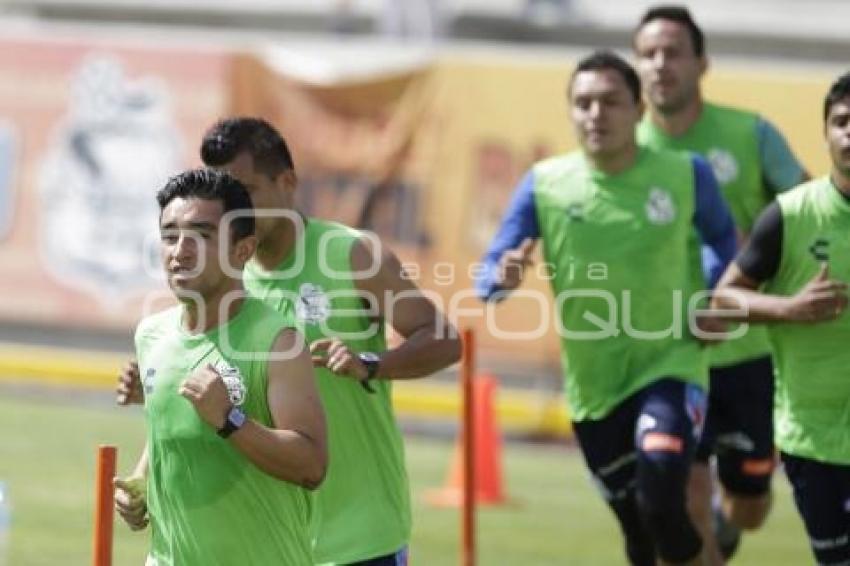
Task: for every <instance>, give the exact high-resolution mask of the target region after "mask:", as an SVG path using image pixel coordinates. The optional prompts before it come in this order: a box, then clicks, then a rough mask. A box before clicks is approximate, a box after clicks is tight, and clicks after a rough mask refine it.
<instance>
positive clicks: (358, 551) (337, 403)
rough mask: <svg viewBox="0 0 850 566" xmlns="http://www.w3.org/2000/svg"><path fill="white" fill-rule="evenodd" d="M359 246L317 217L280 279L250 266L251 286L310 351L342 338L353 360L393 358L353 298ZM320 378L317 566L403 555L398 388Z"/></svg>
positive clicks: (327, 375)
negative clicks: (323, 456)
mask: <svg viewBox="0 0 850 566" xmlns="http://www.w3.org/2000/svg"><path fill="white" fill-rule="evenodd" d="M359 237H360V233H359V232H357V231H356V230H353V229H351V228H348V227H346V226H343V225H341V224H336V223H331V222H325V221H322V220H318V219H315V218H310V219H308V220H307V225H306V231H305V234H304V237H303V239H302V240H300V241H299V242H298V245H297V246H296V252H295V253H293V254H290V256H289V257H288V258H286V259H285V260H284V261H283V262H282V263H281V264H280V265H279V266H278V267H277V268H276V269H275V271H276V272H278V273H279V274H280V276H276V275H275V273H273V272H266V271H264V270H263V269H262V268H261V266H260V265H259V264H257V263H256V262H253V261H252V262H249V264H248V266H247V267H246V269H245V286H246V288H247V289H248V290H249V291H250V292H251V293H252V294H253V295H254V296H256V297H258V298H261V299H262V300H263V301H264V302H265V303H266V304H267V305H269V306H271V307H272V308H274V309H275V310H277V311H278V312H280V313H283V314H284V316H285V318H286V319H287V320H291V321H293V322H294V324H295V326H296V327H297V328H298V330H300V331H301V332H302V333H303V334H304V335H305V336H306V337H307V340H308V342H313V341H315V340H318V339H321V338H325V337H335V336H336V337H340V338H342V339H343V340H344V341H345V342H346V343H347V344H348V345H349V346H350V347H351V348H352V349H353V350H354V351H356V352H381V351H383V350H386V341H385V338H384V328H383V325H382V324H379V323H377V322H374V321H372V320H370V319H369V318H368V317H367V316H366V315H367V313H366V312H365V311H364V306H363V302H362V301H361V299H360V298H359V297H358V296H356V295H355V293H356V289H355V287H354V283H353V282H352V273H351V261H350V257H351V247H352V245H353V244H354V242H355V241H356V240H357V239H358V238H359ZM299 250H300V253H299ZM287 271H288V272H289V273H286V272H287ZM316 374H317V378H318V386H319V392H320V394H321V397H322V403H323V405H324V407H325V414H326V416H327V421H328V450H329V462H330V464H329V466H328V472H327V476H326V477H325V481H324V483H323V484H322V486H321V487H320V488H319V490H318V492H317V497H316V508H317V511H316V524H315V526H314V529H315V534H314V536H315V546H314V555H315V560H316V563H317V564H324V563H331V564H345V563H349V562H355V561H361V560H365V559H367V558H373V557H376V556H383V555H386V554H390V553H393V552H396V551H398V550H399V549H401V548H402V547H404V546H405V545H407V543H408V541H409V538H410V528H411V515H410V495H409V486H408V479H407V471H406V468H405V465H404V448H403V444H402V438H401V434H400V432H399V430H398V427H397V425H396V422H395V417H394V414H393V409H392V397H391V395H392V384H391V382H390V381H387V380H378V381H375V382H373V387H374V389H375V393H374V394H369V393H368V392H366V391H365V390H364V389H363V387H362V386H361V385H360V384H359V383H357V382H356V381H355V380H353V379H351V378H347V377H340V376H337V375H334V374H333V373H331V372H330V371H328V370H325V369H318V368H317V370H316Z"/></svg>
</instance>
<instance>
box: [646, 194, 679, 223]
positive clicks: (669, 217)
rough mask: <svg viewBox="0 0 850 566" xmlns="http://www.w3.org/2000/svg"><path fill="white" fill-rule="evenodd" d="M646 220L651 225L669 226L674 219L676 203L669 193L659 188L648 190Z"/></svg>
mask: <svg viewBox="0 0 850 566" xmlns="http://www.w3.org/2000/svg"><path fill="white" fill-rule="evenodd" d="M646 218H647V219H648V220H649V221H650V222H651V223H653V224H670V223H671V222H673V219H674V218H676V203H674V202H673V197H672V196H671V195H670V193H669V192H667V191H665V190H664V189H662V188H659V187H652V188H651V189H650V190H649V198H648V199H647V200H646Z"/></svg>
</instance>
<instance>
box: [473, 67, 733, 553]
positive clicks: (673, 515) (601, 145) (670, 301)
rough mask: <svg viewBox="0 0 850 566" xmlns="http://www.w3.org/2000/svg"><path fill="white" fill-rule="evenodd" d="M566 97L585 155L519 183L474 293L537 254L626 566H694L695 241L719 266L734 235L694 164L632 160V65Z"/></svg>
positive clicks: (674, 155) (583, 73) (680, 158)
mask: <svg viewBox="0 0 850 566" xmlns="http://www.w3.org/2000/svg"><path fill="white" fill-rule="evenodd" d="M568 98H569V106H570V111H571V116H572V120H573V122H574V126H575V131H576V137H577V139H578V142H579V145H580V151H576V152H573V153H569V154H567V155H562V156H557V157H553V158H551V159H547V160H544V161H542V162H539V163H537V164H536V165H534V166H533V167H532V169H531V171H530V172H528V173H527V174H526V176H525V177H524V178H523V179H522V180H521V182H520V184H519V187H518V188H517V191H516V193H515V195H514V197H513V200H512V203H511V205H510V207H509V209H508V210H507V212H506V214H505V217H504V219H503V221H502V225H501V227H500V230H499V232H498V234H497V235H496V236H495V238H494V240H493V242H492V243H491V246H490V248H489V250H488V251H487V253H486V255H485V258H484V261H485V264H486V265H487V267H488V269H487V270H486V274H485V275H484V276H482V278H481V279H479V280H478V281H477V288H478V289H479V292H480V294H481V295H482V296H483V297H484V298H486V299H489V300H499V299H501V298H503V297H505V296H506V294H507V293H508V292H509V291H510V290H512V289H515V288H516V287H517V286H518V285H519V284H520V283H521V280H522V277H523V267H524V265H526V264H527V263H528V262H529V261H530V255H531V252H532V248H533V246H534V242H535V240H537V239H539V240H541V241H542V242H543V256H544V258H545V260H546V262H547V265H548V267H549V271H550V274H551V277H552V279H551V285H552V289H553V292H554V294H555V305H556V306H555V311H556V318H557V319H558V322H559V331H560V334H561V337H562V361H563V365H564V373H565V390H566V394H567V400H568V402H569V407H570V412H571V417H572V419H573V424H574V431H575V434H576V437H577V439H578V442H579V445H580V446H581V449H582V452H583V454H584V457H585V460H586V463H587V466H588V468H589V469H590V471H591V473H592V474H593V476H594V479H595V483H596V484H597V486H598V487H599V489H600V492H601V494H602V495H603V497H604V498H605V500H606V501H607V502H608V504H609V505H610V507H611V509H612V510H613V512H614V513H615V515H616V516H617V519H618V520H619V523H620V527H621V530H622V532H623V535H624V537H625V543H626V544H625V546H626V554H627V556H628V560H629V562H630V563H631V564H636V565H654V564H656V558H660V560H661V561H662V562H663V563H666V564H701V562H700V561H701V559H702V553H701V547H702V545H701V541H700V536H699V534H698V532H697V531H696V529H695V528H694V525H693V523H692V521H691V519H690V518H689V516H688V512H687V508H686V501H685V487H686V482H687V477H688V470H689V468H690V462H691V459H692V456H693V450H694V447H695V443H696V438H697V435H698V433H699V428H700V425H701V415H702V414H703V409H704V405H705V394H704V382H705V380H706V378H707V376H706V364H705V361H704V359H703V353H702V350H701V346H700V344H699V342H698V341H697V340H696V339H695V338H694V337H693V336H692V335H691V332H689V330H691V329H692V330H693V331H694V333H697V334H700V333H699V332H697V330H698V329H697V328H696V327H695V324H689V322H692V320H691V318H690V317H688V316H687V315H686V314H685V313H684V311H686V310H687V309H686V306H685V303H687V302H689V299H690V295H691V291H693V289H692V288H691V287H690V282H689V276H688V275H689V265H690V262H691V258H692V257H693V256H695V255H696V254H698V253H699V249H698V245H697V243H696V242H692V241H691V240H690V234H691V232H692V231H693V230H694V227H696V230H697V231H698V232H699V234H700V235H701V236H702V238H703V240H704V241H705V243H706V244H707V245H709V246H710V247H711V248H712V249H713V250H714V252H715V253H716V254H717V257H719V258H721V259H723V260H726V261H728V260H729V259H731V257H732V256H733V254H734V251H735V230H734V225H733V221H732V218H731V216H730V214H729V211H728V209H727V208H726V205H725V203H724V202H723V200H722V198H721V196H720V193H719V189H718V187H717V183H716V181H715V180H714V176H713V175H712V173H711V170H710V168H709V166H708V164H707V163H706V162H705V161H704V160H703V159H701V158H699V157H697V156H694V155H691V154H687V153H682V152H668V151H656V150H654V149H649V148H646V147H639V146H638V145H637V142H636V139H635V131H634V130H635V126H636V125H637V123H638V121H639V120H640V117H641V113H642V110H643V104H642V102H641V97H640V80H639V78H638V76H637V74H636V73H635V71H634V69H632V67H631V66H629V65H628V63H626V62H624V61H623V60H622V59H620V58H619V57H617V56H616V55H613V54H611V53H607V52H601V53H595V54H593V55H591V56H589V57H587V58H586V59H583V60H582V61H581V62H579V64H578V66H577V67H576V70H575V72H574V73H573V75H572V77H571V79H570V82H569V87H568ZM684 318H688V320H687V321H686V320H684ZM706 337H708V336H707V335H706Z"/></svg>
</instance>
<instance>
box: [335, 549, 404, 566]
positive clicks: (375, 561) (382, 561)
mask: <svg viewBox="0 0 850 566" xmlns="http://www.w3.org/2000/svg"><path fill="white" fill-rule="evenodd" d="M407 559H408V554H407V547H406V546H405V547H404V548H402V549H401V550H399V551H398V552H393V553H392V554H387V555H386V556H378V557H376V558H370V559H368V560H362V561H360V562H353V563H351V564H349V565H348V566H407Z"/></svg>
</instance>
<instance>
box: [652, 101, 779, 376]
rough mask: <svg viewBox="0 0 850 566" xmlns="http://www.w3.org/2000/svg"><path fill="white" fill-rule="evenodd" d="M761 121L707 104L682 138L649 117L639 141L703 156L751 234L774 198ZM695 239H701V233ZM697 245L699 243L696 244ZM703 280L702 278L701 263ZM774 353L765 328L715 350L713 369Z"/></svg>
mask: <svg viewBox="0 0 850 566" xmlns="http://www.w3.org/2000/svg"><path fill="white" fill-rule="evenodd" d="M758 120H759V117H758V116H757V115H756V114H753V113H751V112H746V111H744V110H739V109H736V108H729V107H726V106H718V105H716V104H710V103H705V104H704V105H703V109H702V113H701V114H700V117H699V119H698V120H697V121H696V122H695V123H694V124H693V125H692V126H691V127H690V128H689V129H688V131H687V132H685V133H684V134H682V135H681V136H678V137H671V136H669V135H667V134H666V133H664V132H663V131H662V130H661V129H659V128H658V127H656V126H655V124H653V123H652V119H651V118H650V116H649V114H647V115H645V116H644V118H643V120H642V121H641V123H640V124H639V125H638V129H637V136H638V142H639V143H641V144H643V145H646V146H648V147H654V148H656V149H679V150H688V151H693V152H696V153H698V154H700V155H702V156H703V157H704V158H705V159H706V160H707V161H708V162H709V163H710V164H711V169H712V170H713V171H714V176H715V177H716V178H717V182H718V183H719V184H720V189H721V191H722V193H723V196H724V197H725V199H726V202H727V204H728V205H729V209H730V210H731V212H732V217H733V218H734V219H735V225H736V226H737V227H738V228H739V229H740V230H741V231H743V232H744V233H749V232H750V230H751V229H752V226H753V223H754V222H755V220H756V218H758V215H759V213H760V212H761V211H762V209H763V208H764V207H765V206H767V204H768V203H769V202H770V201H771V199H772V198H773V197H772V194H771V192H770V191H769V190H768V188H767V187H766V186H765V184H764V181H763V178H762V173H761V170H762V167H761V155H760V153H759V146H758V143H759V142H758V128H757V126H758ZM694 237H695V238H698V236H696V234H695V235H694ZM697 241H698V240H697ZM695 268H697V269H699V272H698V273H699V275H698V276H699V277H700V278H701V279H703V281H704V277H703V275H702V265H701V263H700V264H699V265H698V266H695ZM769 353H770V344H769V342H768V339H767V331H766V329H764V328H762V327H759V326H756V327H750V328H749V329H748V330H747V332H746V334H744V335H743V336H742V337H740V338H736V339H734V340H729V341H726V342H723V343H721V344H718V345H716V346H712V347H711V348H710V349H709V363H710V364H711V366H712V367H724V366H730V365H735V364H738V363H741V362H745V361H747V360H752V359H755V358H759V357H762V356H766V355H768V354H769Z"/></svg>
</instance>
